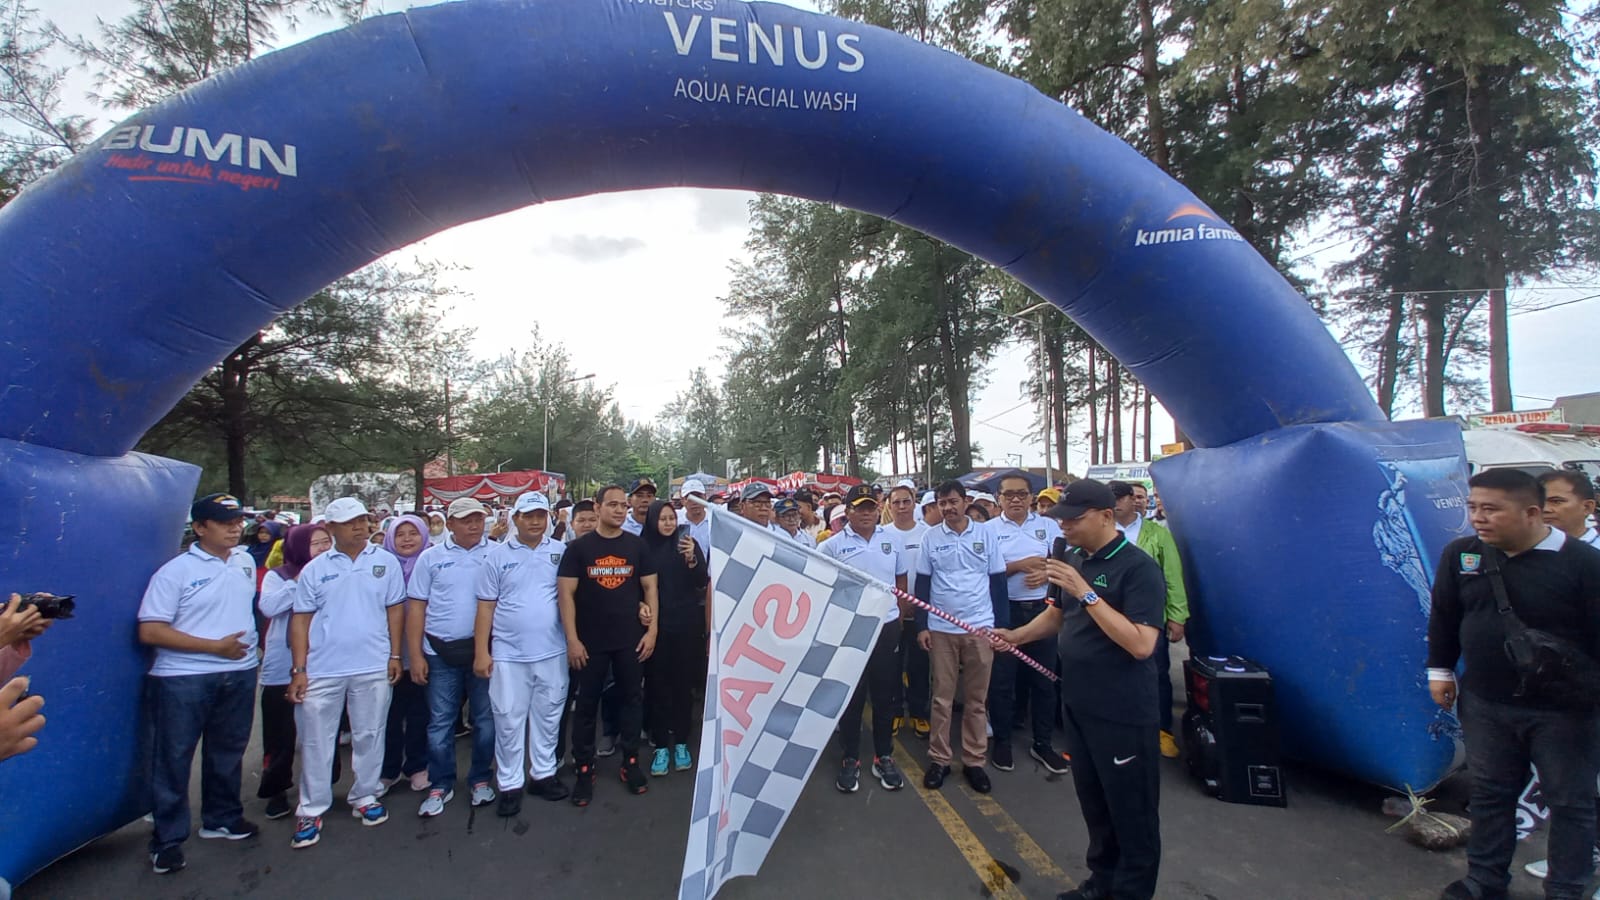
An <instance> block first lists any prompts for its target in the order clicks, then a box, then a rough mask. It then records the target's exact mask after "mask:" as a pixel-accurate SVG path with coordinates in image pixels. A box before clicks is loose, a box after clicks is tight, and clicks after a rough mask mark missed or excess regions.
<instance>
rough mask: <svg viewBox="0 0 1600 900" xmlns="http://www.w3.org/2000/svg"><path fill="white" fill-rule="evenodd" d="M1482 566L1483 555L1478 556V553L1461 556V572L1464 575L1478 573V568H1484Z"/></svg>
mask: <svg viewBox="0 0 1600 900" xmlns="http://www.w3.org/2000/svg"><path fill="white" fill-rule="evenodd" d="M1482 565H1483V556H1482V554H1478V553H1463V554H1461V572H1462V574H1467V573H1470V572H1476V571H1478V568H1479V567H1480V566H1482Z"/></svg>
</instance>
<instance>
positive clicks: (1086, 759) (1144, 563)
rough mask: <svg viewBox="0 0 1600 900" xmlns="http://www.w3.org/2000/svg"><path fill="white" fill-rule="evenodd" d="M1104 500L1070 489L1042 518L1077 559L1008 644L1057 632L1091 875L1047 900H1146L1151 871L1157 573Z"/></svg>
mask: <svg viewBox="0 0 1600 900" xmlns="http://www.w3.org/2000/svg"><path fill="white" fill-rule="evenodd" d="M1115 505H1116V498H1115V497H1113V496H1112V494H1111V488H1109V487H1107V486H1106V485H1104V484H1102V483H1101V482H1098V481H1092V480H1089V479H1082V480H1079V481H1074V482H1073V483H1072V484H1070V485H1068V486H1067V488H1066V490H1065V491H1063V492H1062V495H1061V502H1059V503H1057V504H1056V505H1055V507H1054V508H1053V509H1051V510H1050V517H1051V518H1053V519H1055V520H1056V521H1058V522H1060V523H1061V531H1062V534H1063V535H1064V536H1065V537H1066V539H1067V543H1068V544H1070V545H1072V546H1074V547H1077V548H1078V549H1077V550H1076V551H1073V553H1072V554H1071V556H1073V557H1075V558H1074V559H1071V560H1070V561H1068V562H1063V561H1061V560H1059V559H1050V560H1046V562H1045V574H1046V576H1047V577H1048V578H1049V580H1050V584H1052V585H1054V586H1055V587H1056V588H1058V589H1059V590H1057V591H1052V592H1051V596H1050V598H1049V600H1048V601H1047V602H1049V603H1050V608H1048V609H1046V610H1045V611H1044V612H1042V613H1040V614H1039V615H1038V617H1037V618H1035V619H1034V620H1033V621H1032V622H1029V623H1028V624H1027V625H1024V626H1023V627H1021V628H1017V629H996V633H997V634H999V636H1000V637H1001V638H1003V639H1005V640H1006V641H1009V642H1010V643H1012V644H1018V645H1021V644H1028V643H1031V642H1032V641H1036V640H1039V639H1040V638H1044V637H1048V636H1050V635H1052V634H1056V633H1057V632H1059V634H1060V637H1059V640H1058V648H1059V651H1060V654H1061V685H1062V689H1061V694H1062V700H1063V702H1064V704H1065V706H1066V710H1065V712H1066V715H1065V716H1064V717H1063V720H1064V722H1065V725H1066V733H1067V752H1068V753H1070V754H1071V755H1072V782H1073V785H1074V787H1076V788H1077V793H1078V806H1079V808H1080V809H1081V810H1082V811H1083V820H1084V824H1086V825H1087V826H1088V828H1089V850H1088V853H1087V856H1086V862H1087V864H1088V866H1089V871H1090V872H1091V873H1092V874H1091V875H1090V876H1089V880H1087V881H1085V882H1084V883H1083V884H1081V885H1079V886H1078V887H1077V888H1075V889H1073V890H1070V891H1067V892H1066V893H1064V894H1060V895H1058V896H1057V900H1109V898H1116V900H1149V898H1150V897H1153V896H1155V892H1156V875H1157V872H1158V871H1159V869H1160V866H1161V821H1160V817H1159V809H1158V807H1159V803H1160V797H1161V774H1160V770H1159V769H1158V768H1157V766H1158V763H1159V760H1160V757H1161V754H1160V749H1159V745H1158V743H1157V733H1158V731H1157V726H1158V716H1157V700H1156V672H1155V663H1154V662H1153V660H1152V656H1153V655H1154V653H1155V650H1156V640H1157V639H1158V638H1159V637H1160V634H1161V628H1162V626H1164V625H1165V624H1166V603H1167V587H1166V581H1165V579H1164V578H1163V577H1162V574H1161V567H1160V566H1159V565H1157V564H1156V561H1155V560H1153V559H1151V558H1150V557H1149V556H1148V555H1147V554H1146V553H1145V552H1144V551H1143V550H1140V549H1139V548H1138V547H1136V546H1134V544H1133V542H1132V541H1129V540H1128V539H1127V538H1125V537H1123V536H1122V533H1121V532H1120V531H1118V530H1117V522H1116V519H1115V518H1114V517H1113V514H1112V508H1113V507H1114V506H1115Z"/></svg>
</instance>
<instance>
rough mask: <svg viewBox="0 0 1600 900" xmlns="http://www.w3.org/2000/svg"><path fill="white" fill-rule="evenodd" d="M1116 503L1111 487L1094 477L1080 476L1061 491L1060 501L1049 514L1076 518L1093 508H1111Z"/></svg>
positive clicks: (1057, 516) (1061, 517)
mask: <svg viewBox="0 0 1600 900" xmlns="http://www.w3.org/2000/svg"><path fill="white" fill-rule="evenodd" d="M1116 505H1117V498H1116V497H1115V496H1114V495H1113V494H1112V493H1111V488H1109V487H1106V486H1105V485H1104V484H1103V483H1101V482H1098V481H1095V480H1094V479H1092V478H1080V479H1078V480H1077V481H1074V482H1073V483H1071V484H1069V485H1067V489H1066V490H1064V491H1062V492H1061V500H1060V502H1058V503H1057V504H1056V505H1055V506H1054V507H1052V508H1051V510H1050V513H1049V515H1050V518H1052V519H1076V518H1077V517H1079V516H1081V515H1083V514H1084V513H1086V512H1088V511H1089V510H1091V509H1111V508H1112V507H1114V506H1116Z"/></svg>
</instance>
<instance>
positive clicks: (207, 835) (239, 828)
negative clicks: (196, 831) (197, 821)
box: [200, 819, 261, 841]
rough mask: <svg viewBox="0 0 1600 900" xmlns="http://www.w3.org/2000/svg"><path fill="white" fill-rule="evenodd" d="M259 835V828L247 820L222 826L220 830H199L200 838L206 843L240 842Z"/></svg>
mask: <svg viewBox="0 0 1600 900" xmlns="http://www.w3.org/2000/svg"><path fill="white" fill-rule="evenodd" d="M260 833H261V828H260V826H258V825H256V823H254V822H251V821H249V820H247V819H240V820H239V821H237V822H235V823H233V824H232V825H223V826H222V827H220V828H202V829H200V837H202V838H204V839H205V840H208V841H242V840H246V839H247V838H253V837H255V836H256V835H258V834H260Z"/></svg>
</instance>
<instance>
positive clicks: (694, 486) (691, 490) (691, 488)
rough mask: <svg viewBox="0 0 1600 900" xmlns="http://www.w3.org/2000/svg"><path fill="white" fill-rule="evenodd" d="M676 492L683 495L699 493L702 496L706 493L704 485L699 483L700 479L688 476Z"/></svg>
mask: <svg viewBox="0 0 1600 900" xmlns="http://www.w3.org/2000/svg"><path fill="white" fill-rule="evenodd" d="M678 493H679V494H681V495H683V496H685V497H687V496H689V495H690V494H699V495H700V496H701V497H704V496H705V495H706V486H705V485H704V484H701V483H700V479H698V478H690V479H689V480H687V481H685V482H684V483H683V488H682V490H680V491H679V492H678Z"/></svg>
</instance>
